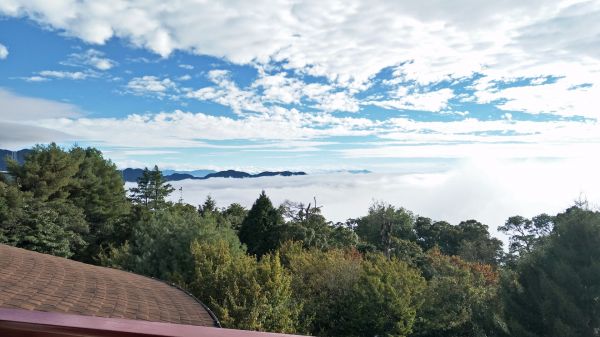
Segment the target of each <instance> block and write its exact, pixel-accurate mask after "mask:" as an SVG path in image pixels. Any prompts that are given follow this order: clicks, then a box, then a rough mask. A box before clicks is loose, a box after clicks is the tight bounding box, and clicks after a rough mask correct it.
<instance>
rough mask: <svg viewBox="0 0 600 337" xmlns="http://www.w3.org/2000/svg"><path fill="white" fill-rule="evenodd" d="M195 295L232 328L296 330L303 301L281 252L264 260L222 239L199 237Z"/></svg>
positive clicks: (195, 248)
mask: <svg viewBox="0 0 600 337" xmlns="http://www.w3.org/2000/svg"><path fill="white" fill-rule="evenodd" d="M192 254H193V257H194V260H195V275H196V276H195V279H194V281H193V283H192V285H191V289H192V291H193V293H194V294H195V295H196V296H197V297H199V298H202V299H203V300H205V301H207V304H208V306H209V307H210V308H212V309H213V311H214V312H215V313H216V315H217V317H219V320H220V321H221V324H222V325H223V326H224V327H227V328H234V329H245V330H258V331H273V332H283V333H293V332H296V331H297V327H298V325H299V321H298V316H299V313H300V310H301V308H302V306H301V304H299V303H298V302H296V301H294V300H293V298H292V288H291V277H290V275H289V273H288V272H287V271H286V270H285V269H284V268H283V267H282V265H281V263H280V260H279V256H278V254H277V253H276V254H275V255H265V256H263V258H262V259H261V260H260V261H257V260H256V259H255V258H253V257H251V256H248V255H245V254H244V253H243V252H242V251H240V250H236V249H233V248H232V247H231V246H230V245H229V244H227V243H226V242H223V241H217V242H215V243H207V242H201V241H198V242H196V243H194V245H193V247H192Z"/></svg>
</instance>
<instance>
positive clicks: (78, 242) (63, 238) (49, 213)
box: [0, 197, 88, 257]
mask: <svg viewBox="0 0 600 337" xmlns="http://www.w3.org/2000/svg"><path fill="white" fill-rule="evenodd" d="M0 199H4V198H2V197H0ZM4 200H5V201H0V204H6V199H4ZM87 231H88V227H87V223H86V222H85V218H84V215H83V213H82V211H81V210H80V209H78V208H76V207H74V206H73V205H72V204H70V203H60V202H47V203H42V202H39V201H37V200H35V199H28V200H26V201H24V202H23V204H22V205H21V206H20V207H19V208H17V209H12V212H11V214H10V216H8V217H4V220H3V221H2V224H1V226H0V243H5V244H8V245H11V246H16V247H20V248H25V249H29V250H33V251H37V252H40V253H47V254H52V255H56V256H61V257H71V256H73V255H74V254H76V253H78V252H80V251H82V250H83V249H84V248H85V246H86V242H85V241H84V239H83V237H84V235H85V234H86V233H87Z"/></svg>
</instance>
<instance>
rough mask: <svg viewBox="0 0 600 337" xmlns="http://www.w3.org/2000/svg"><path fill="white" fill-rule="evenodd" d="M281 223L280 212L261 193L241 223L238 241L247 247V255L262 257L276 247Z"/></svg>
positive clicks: (263, 192) (263, 193)
mask: <svg viewBox="0 0 600 337" xmlns="http://www.w3.org/2000/svg"><path fill="white" fill-rule="evenodd" d="M282 223H283V218H282V216H281V214H280V212H279V211H278V210H277V209H276V208H275V207H273V204H272V203H271V199H269V197H267V195H266V194H265V191H262V193H261V194H260V196H259V197H258V199H256V201H255V202H254V205H252V208H251V209H250V211H249V212H248V215H247V216H246V218H245V219H244V221H243V222H242V225H241V227H240V231H239V236H240V241H241V242H242V243H243V244H245V245H246V246H247V247H248V253H250V254H254V255H257V256H262V255H264V254H266V253H268V252H270V251H273V250H274V249H276V248H277V247H278V245H279V230H280V229H281V228H280V227H281V224H282Z"/></svg>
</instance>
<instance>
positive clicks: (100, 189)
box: [68, 147, 130, 262]
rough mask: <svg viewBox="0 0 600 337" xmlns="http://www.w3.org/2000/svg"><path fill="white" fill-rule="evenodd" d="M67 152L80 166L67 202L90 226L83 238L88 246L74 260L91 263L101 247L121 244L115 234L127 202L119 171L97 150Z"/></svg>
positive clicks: (128, 206) (121, 224)
mask: <svg viewBox="0 0 600 337" xmlns="http://www.w3.org/2000/svg"><path fill="white" fill-rule="evenodd" d="M69 153H70V155H71V156H72V157H74V158H77V160H78V161H80V163H81V164H80V165H79V169H78V171H77V173H76V174H75V176H74V177H73V180H72V182H71V183H70V184H69V185H68V191H69V200H70V201H71V202H72V203H73V204H74V205H75V206H77V207H79V208H80V209H82V210H83V212H84V214H85V218H86V220H87V222H88V223H89V227H90V232H89V235H88V236H87V237H86V241H87V242H88V243H89V245H88V247H87V249H86V251H85V252H84V253H83V255H81V256H76V257H75V258H77V259H79V260H84V261H87V262H91V261H93V259H94V258H95V257H96V256H97V255H98V253H99V252H100V250H101V246H108V245H109V244H118V243H122V242H121V240H120V238H119V237H118V235H117V232H119V231H120V230H119V227H120V226H123V222H124V221H125V219H124V217H125V216H126V215H127V214H128V213H129V209H130V203H129V201H128V200H127V196H126V193H125V188H124V184H123V179H122V177H121V174H120V172H119V171H118V170H117V167H116V166H115V164H113V163H112V162H111V161H110V160H107V159H104V157H103V156H102V153H101V152H100V151H99V150H97V149H94V148H87V149H83V148H80V147H75V148H73V149H71V150H70V152H69Z"/></svg>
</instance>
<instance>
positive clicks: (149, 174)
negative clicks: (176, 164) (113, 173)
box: [129, 165, 175, 210]
mask: <svg viewBox="0 0 600 337" xmlns="http://www.w3.org/2000/svg"><path fill="white" fill-rule="evenodd" d="M173 191H175V189H174V188H173V186H171V184H167V181H166V179H165V177H164V176H163V174H162V172H161V171H160V170H159V169H158V166H156V165H154V168H153V169H152V170H149V169H148V168H147V167H146V168H144V172H143V173H142V176H141V177H140V178H138V181H137V187H134V188H130V189H129V192H130V193H131V196H130V198H131V200H132V201H133V203H134V204H137V205H140V206H143V207H145V208H147V209H151V210H158V209H161V208H163V207H164V206H165V205H166V204H167V202H166V200H165V198H166V197H168V196H169V194H171V193H173Z"/></svg>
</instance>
